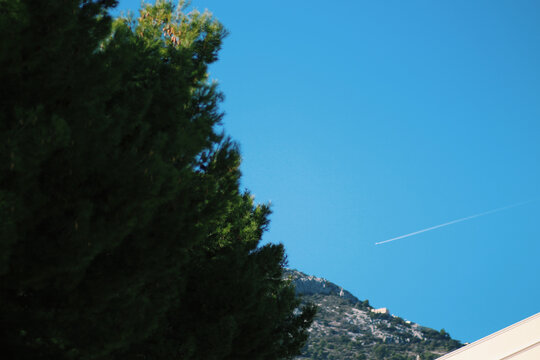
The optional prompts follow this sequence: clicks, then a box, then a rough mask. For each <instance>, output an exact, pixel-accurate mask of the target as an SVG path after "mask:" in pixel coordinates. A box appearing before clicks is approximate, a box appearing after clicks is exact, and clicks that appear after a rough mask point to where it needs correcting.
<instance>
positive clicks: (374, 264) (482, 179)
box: [120, 0, 540, 342]
mask: <svg viewBox="0 0 540 360" xmlns="http://www.w3.org/2000/svg"><path fill="white" fill-rule="evenodd" d="M193 6H195V7H197V8H198V9H200V10H203V9H205V8H208V9H209V10H210V11H212V12H213V13H214V15H215V16H216V17H217V18H218V19H219V20H220V21H221V22H222V23H223V24H224V25H225V27H226V28H227V29H228V30H229V31H230V35H229V36H228V37H227V39H226V40H225V43H224V47H223V50H222V52H221V56H220V60H219V62H218V63H216V64H215V65H213V66H212V67H211V77H212V78H214V79H217V80H218V81H219V83H220V87H221V89H222V91H223V92H224V93H225V96H226V100H225V102H224V103H223V105H222V109H223V110H224V111H225V113H226V116H225V119H224V127H225V129H226V131H227V132H228V133H229V134H230V135H231V136H232V137H233V138H234V139H236V140H237V141H238V142H239V143H240V145H241V149H242V155H243V165H242V171H243V174H244V175H243V185H242V186H244V187H246V188H248V189H250V190H251V191H252V192H253V193H254V194H255V196H256V199H257V201H259V202H268V201H271V202H272V205H273V206H272V207H273V210H274V214H273V215H272V218H271V220H272V223H271V227H270V231H269V232H268V233H267V234H266V235H265V238H264V239H265V241H270V242H281V243H283V244H284V245H285V247H286V250H287V253H288V258H289V265H290V267H293V268H297V269H299V270H301V271H303V272H306V273H309V274H313V275H317V276H321V277H325V278H327V279H329V280H330V281H333V282H335V283H337V284H339V285H342V286H343V287H344V288H346V289H347V290H349V291H350V292H352V293H353V294H355V295H356V296H357V297H359V298H360V299H369V300H370V302H371V304H372V305H373V306H375V307H388V308H390V310H391V312H392V313H394V314H396V315H399V316H402V317H404V318H406V319H408V320H411V321H414V322H418V323H420V324H422V325H426V326H430V327H433V328H435V329H441V328H445V329H446V330H447V331H448V332H450V334H451V335H452V336H453V337H454V338H457V339H459V340H461V341H467V342H471V341H474V340H477V339H479V338H481V337H483V336H486V335H488V334H490V333H492V332H494V331H496V330H499V329H501V328H503V327H505V326H507V325H510V324H512V323H514V322H517V321H519V320H521V319H523V318H525V317H527V316H530V315H533V314H534V313H536V312H538V311H540V306H539V304H540V279H539V278H540V261H539V255H540V241H539V240H540V229H539V227H538V226H537V225H538V223H539V222H538V218H539V215H540V202H539V201H533V202H530V203H527V204H524V205H521V206H518V207H515V208H511V209H507V210H505V211H501V212H497V213H493V214H489V215H486V216H483V217H478V218H475V219H471V220H469V221H465V222H461V223H458V224H454V225H451V226H448V227H444V228H439V229H436V230H433V231H429V232H425V233H422V234H418V235H416V236H414V237H409V238H406V239H402V240H398V241H394V242H391V243H387V244H382V245H379V246H375V245H374V243H375V242H378V241H383V240H386V239H389V238H393V237H396V236H399V235H403V234H406V233H410V232H413V231H416V230H420V229H423V228H427V227H430V226H433V225H437V224H441V223H444V222H447V221H451V220H454V219H457V218H462V217H466V216H469V215H473V214H476V213H480V212H484V211H488V210H491V209H494V208H499V207H503V206H506V205H511V204H514V203H518V202H521V201H525V200H530V199H539V198H540V196H539V195H540V192H539V184H540V167H539V165H538V158H539V156H540V141H539V139H540V121H539V120H540V66H539V64H540V3H538V2H537V1H526V0H520V1H496V0H489V1H480V0H478V1H470V0H467V1H464V0H461V1H455V0H453V1H436V2H435V1H427V0H426V1H416V0H409V1H398V0H394V1H392V0H387V1H341V0H336V1H333V2H331V3H329V2H327V1H324V2H323V1H309V2H308V1H298V0H297V1H291V0H289V1H281V0H275V1H260V2H259V1H247V0H230V1H223V0H221V1H218V0H194V1H193ZM138 7H139V1H129V0H122V1H121V2H120V8H121V9H137V8H138Z"/></svg>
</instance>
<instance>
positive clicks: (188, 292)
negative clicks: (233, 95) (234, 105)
mask: <svg viewBox="0 0 540 360" xmlns="http://www.w3.org/2000/svg"><path fill="white" fill-rule="evenodd" d="M114 5H115V1H113V0H94V1H91V0H65V1H33V0H0V38H1V40H0V66H1V70H0V92H1V93H0V95H1V96H0V146H1V151H0V225H1V226H0V287H1V288H0V292H1V298H0V316H1V325H0V326H1V329H0V336H1V338H0V342H1V346H2V350H3V351H2V352H3V354H7V353H12V354H15V357H14V358H17V359H55V360H58V359H126V358H141V359H144V358H146V359H287V358H291V357H292V356H294V355H296V354H297V353H298V352H299V350H300V349H301V348H302V346H303V344H304V343H305V340H306V338H307V332H306V329H307V328H308V327H309V325H310V324H311V321H312V319H313V316H314V308H313V307H312V306H303V307H299V301H298V299H297V298H296V297H295V294H294V289H293V288H292V286H291V285H290V283H289V282H287V281H284V280H282V271H283V266H284V261H285V260H284V250H283V247H282V246H281V245H273V244H271V245H265V246H259V242H260V239H261V236H262V234H263V232H264V230H265V229H266V227H267V225H268V216H269V214H270V209H269V208H268V207H267V206H266V205H256V204H254V202H253V199H252V197H251V196H250V194H249V193H247V192H241V191H240V190H239V179H240V172H239V164H240V155H239V152H238V148H237V146H236V145H235V144H234V143H233V142H232V141H231V140H229V139H228V138H226V137H225V136H224V135H223V134H222V133H220V131H218V125H219V124H220V121H221V118H222V114H221V113H220V111H219V109H218V104H219V101H220V100H221V97H222V95H221V94H220V93H219V91H218V90H217V87H216V85H215V84H214V83H211V82H210V81H209V80H208V78H207V66H208V65H209V64H210V63H212V62H214V61H215V60H216V59H217V53H218V50H219V49H220V46H221V41H222V39H223V37H224V36H225V30H224V29H223V27H222V25H221V24H220V23H219V22H217V21H216V20H215V19H214V18H213V17H212V16H211V15H210V14H209V13H202V14H201V13H198V12H195V11H193V12H190V13H187V10H186V7H185V6H184V5H183V4H180V6H179V7H178V9H175V7H174V6H173V4H171V3H169V2H164V1H159V2H158V3H157V4H156V5H152V6H151V5H145V6H144V7H143V9H142V10H141V12H140V16H139V17H138V18H121V19H118V20H116V21H114V23H113V21H112V19H111V18H110V16H109V15H108V13H107V11H108V9H109V8H110V7H112V6H114Z"/></svg>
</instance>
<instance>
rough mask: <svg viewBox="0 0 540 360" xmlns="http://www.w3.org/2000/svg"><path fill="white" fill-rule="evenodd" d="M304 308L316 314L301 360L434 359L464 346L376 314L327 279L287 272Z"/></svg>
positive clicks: (396, 318)
mask: <svg viewBox="0 0 540 360" xmlns="http://www.w3.org/2000/svg"><path fill="white" fill-rule="evenodd" d="M285 277H286V278H288V279H289V280H290V281H291V282H292V283H293V284H294V286H295V288H296V293H297V294H298V295H299V296H300V297H301V299H302V302H303V303H314V304H316V305H317V306H318V309H319V310H318V314H317V316H316V317H315V320H314V322H313V324H312V326H311V328H310V329H309V332H310V338H309V340H308V342H307V344H306V346H305V347H304V349H303V352H302V355H301V356H299V357H297V358H296V359H297V360H319V359H321V360H323V359H324V360H353V359H354V360H368V359H375V360H433V359H436V358H437V357H439V356H442V355H443V354H445V353H447V352H450V351H452V350H455V349H457V348H459V347H461V346H462V344H461V343H460V342H459V341H457V340H454V339H452V338H451V337H450V335H449V334H448V333H447V332H446V331H445V330H444V329H443V330H440V331H437V330H434V329H431V328H428V327H425V326H421V325H419V324H416V323H414V322H411V321H408V320H405V319H403V318H401V317H399V316H396V315H392V314H390V312H389V310H388V309H386V308H382V309H375V308H373V307H372V306H371V305H370V304H369V301H368V300H363V301H361V300H360V299H358V298H357V297H356V296H354V295H353V294H351V293H350V292H349V291H347V290H345V289H344V288H343V287H341V286H339V285H336V284H334V283H332V282H330V281H328V280H326V279H324V278H319V277H316V276H312V275H307V274H305V273H302V272H300V271H298V270H295V269H287V270H286V271H285Z"/></svg>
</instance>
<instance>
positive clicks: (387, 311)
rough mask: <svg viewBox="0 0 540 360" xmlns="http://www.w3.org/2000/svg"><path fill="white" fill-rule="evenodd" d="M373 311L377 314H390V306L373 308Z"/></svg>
mask: <svg viewBox="0 0 540 360" xmlns="http://www.w3.org/2000/svg"><path fill="white" fill-rule="evenodd" d="M371 312H374V313H375V314H386V315H390V310H388V308H380V309H371Z"/></svg>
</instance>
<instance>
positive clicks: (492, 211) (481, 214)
mask: <svg viewBox="0 0 540 360" xmlns="http://www.w3.org/2000/svg"><path fill="white" fill-rule="evenodd" d="M531 201H533V200H527V201H522V202H520V203H517V204H513V205H508V206H505V207H501V208H497V209H493V210H489V211H486V212H483V213H480V214H475V215H471V216H467V217H464V218H461V219H457V220H452V221H449V222H447V223H444V224H439V225H435V226H432V227H428V228H427V229H422V230H418V231H415V232H412V233H410V234H406V235H401V236H398V237H395V238H392V239H388V240H384V241H379V242H376V243H375V245H380V244H384V243H388V242H390V241H396V240H399V239H404V238H407V237H409V236H413V235H417V234H421V233H423V232H426V231H431V230H435V229H438V228H441V227H444V226H448V225H452V224H455V223H458V222H462V221H465V220H470V219H474V218H477V217H480V216H484V215H488V214H493V213H496V212H499V211H503V210H507V209H511V208H513V207H516V206H520V205H524V204H527V203H530V202H531Z"/></svg>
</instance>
